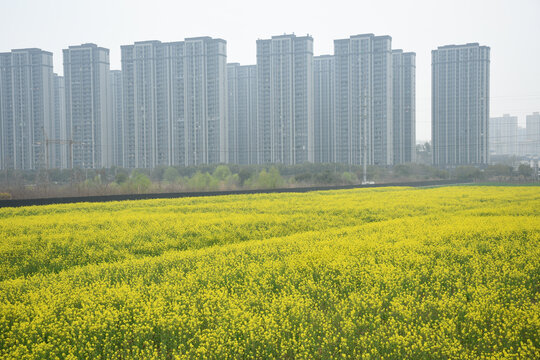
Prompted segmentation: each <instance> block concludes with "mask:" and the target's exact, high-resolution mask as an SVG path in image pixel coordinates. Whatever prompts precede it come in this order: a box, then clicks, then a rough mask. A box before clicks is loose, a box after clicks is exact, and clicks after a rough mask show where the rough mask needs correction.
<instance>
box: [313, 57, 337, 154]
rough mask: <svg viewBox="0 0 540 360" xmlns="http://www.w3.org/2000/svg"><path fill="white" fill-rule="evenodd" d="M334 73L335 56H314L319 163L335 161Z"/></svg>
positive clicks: (315, 139) (315, 127) (316, 146)
mask: <svg viewBox="0 0 540 360" xmlns="http://www.w3.org/2000/svg"><path fill="white" fill-rule="evenodd" d="M334 75H335V70H334V57H333V56H331V55H323V56H315V57H314V58H313V89H314V90H313V93H314V100H313V102H314V113H313V118H314V131H313V133H314V141H313V143H314V161H315V162H319V163H331V162H334V161H335V151H334V147H335V132H334V127H335V123H334V86H335V84H334V82H335V78H334Z"/></svg>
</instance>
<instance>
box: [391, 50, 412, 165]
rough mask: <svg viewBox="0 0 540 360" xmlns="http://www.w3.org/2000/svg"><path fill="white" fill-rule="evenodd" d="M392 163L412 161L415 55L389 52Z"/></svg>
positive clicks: (399, 51) (395, 51)
mask: <svg viewBox="0 0 540 360" xmlns="http://www.w3.org/2000/svg"><path fill="white" fill-rule="evenodd" d="M392 68H393V78H392V81H393V85H392V87H393V89H392V92H393V96H392V102H393V114H392V118H393V119H392V121H393V124H394V125H393V131H392V133H393V141H392V142H393V146H394V149H393V154H394V160H393V163H394V164H403V163H410V162H414V161H415V158H416V54H415V53H412V52H406V53H404V52H403V51H402V50H393V51H392Z"/></svg>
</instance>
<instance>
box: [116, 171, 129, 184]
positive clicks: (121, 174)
mask: <svg viewBox="0 0 540 360" xmlns="http://www.w3.org/2000/svg"><path fill="white" fill-rule="evenodd" d="M128 179H129V175H128V174H127V173H126V172H125V171H118V172H117V173H116V175H115V176H114V181H115V182H116V183H117V184H123V183H125V182H126V181H127V180H128Z"/></svg>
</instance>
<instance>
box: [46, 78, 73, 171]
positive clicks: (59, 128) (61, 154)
mask: <svg viewBox="0 0 540 360" xmlns="http://www.w3.org/2000/svg"><path fill="white" fill-rule="evenodd" d="M53 81H54V121H53V126H52V129H51V134H50V135H49V138H50V139H49V142H50V145H49V149H50V150H49V151H51V167H53V168H57V169H65V168H68V167H70V165H71V163H70V162H71V157H70V156H71V154H70V147H71V144H70V142H69V139H68V136H67V128H66V126H67V121H66V88H65V84H64V77H63V76H58V75H57V74H54V78H53Z"/></svg>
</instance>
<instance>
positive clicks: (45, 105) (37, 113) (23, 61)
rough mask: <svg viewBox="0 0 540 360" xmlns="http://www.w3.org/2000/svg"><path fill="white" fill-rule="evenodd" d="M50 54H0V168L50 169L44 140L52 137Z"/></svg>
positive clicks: (33, 51)
mask: <svg viewBox="0 0 540 360" xmlns="http://www.w3.org/2000/svg"><path fill="white" fill-rule="evenodd" d="M53 126H54V84H53V58H52V53H50V52H47V51H43V50H40V49H18V50H12V51H11V52H9V53H0V141H1V144H0V165H1V168H2V169H18V170H33V169H39V168H45V167H49V166H51V163H52V160H53V159H52V157H51V154H50V153H49V151H48V150H49V149H48V148H47V146H48V144H47V143H46V139H47V138H48V137H50V136H52V135H53Z"/></svg>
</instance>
